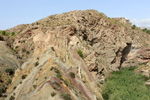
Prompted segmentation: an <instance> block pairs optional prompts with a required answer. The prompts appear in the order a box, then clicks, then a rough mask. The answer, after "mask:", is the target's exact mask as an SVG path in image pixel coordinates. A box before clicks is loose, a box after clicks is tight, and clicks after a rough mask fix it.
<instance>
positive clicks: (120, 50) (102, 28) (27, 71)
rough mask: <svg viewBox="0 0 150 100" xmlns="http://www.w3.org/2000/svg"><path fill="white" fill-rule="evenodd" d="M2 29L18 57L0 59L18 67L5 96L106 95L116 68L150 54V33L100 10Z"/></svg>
mask: <svg viewBox="0 0 150 100" xmlns="http://www.w3.org/2000/svg"><path fill="white" fill-rule="evenodd" d="M13 32H14V33H15V34H14V35H12V33H13ZM2 33H3V31H1V36H0V37H1V38H2V39H1V40H2V41H3V42H4V43H5V44H7V48H9V50H10V51H11V53H13V55H14V56H15V57H13V56H11V57H12V58H13V59H14V58H15V60H13V59H12V58H10V59H6V60H5V61H4V60H2V59H1V58H0V64H1V63H5V62H6V61H7V63H6V64H7V65H9V64H11V65H14V66H11V67H13V68H14V69H16V71H15V74H14V76H13V79H12V82H11V84H9V85H8V89H7V91H6V93H4V94H5V95H7V97H6V96H3V98H5V100H63V99H64V100H103V97H102V89H101V88H102V86H103V82H104V81H105V78H106V77H107V76H109V75H110V72H112V71H118V70H120V68H121V67H125V66H133V65H140V64H141V63H148V62H149V60H150V56H149V55H148V54H149V47H150V42H149V40H150V35H149V34H146V33H145V32H143V31H142V30H141V29H140V28H138V27H135V28H133V26H132V24H131V23H130V22H129V21H128V20H126V19H125V18H108V17H107V16H106V15H105V14H103V13H100V12H98V11H95V10H85V11H71V12H67V13H63V14H58V15H51V16H48V17H46V18H43V19H41V20H39V21H37V22H34V23H32V24H27V25H24V24H23V25H18V26H16V27H14V28H11V29H8V30H6V33H8V34H7V35H5V34H2ZM0 43H1V42H0ZM5 46H6V45H5ZM6 51H7V50H5V52H6ZM7 56H8V55H7ZM0 57H1V56H0ZM16 59H17V61H16ZM12 60H13V64H12V62H11V61H12ZM10 62H11V63H10ZM15 65H16V66H15ZM146 66H149V65H146ZM0 67H1V66H0ZM143 68H145V66H144V67H141V68H140V67H139V70H137V72H140V71H141V70H143ZM146 71H147V69H146ZM1 73H2V72H1ZM148 74H149V72H148ZM4 94H3V95H4Z"/></svg>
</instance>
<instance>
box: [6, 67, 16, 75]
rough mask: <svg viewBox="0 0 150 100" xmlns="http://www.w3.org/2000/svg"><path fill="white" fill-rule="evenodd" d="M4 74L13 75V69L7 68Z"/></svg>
mask: <svg viewBox="0 0 150 100" xmlns="http://www.w3.org/2000/svg"><path fill="white" fill-rule="evenodd" d="M5 72H6V73H9V75H14V73H15V72H14V69H12V68H7V69H6V70H5Z"/></svg>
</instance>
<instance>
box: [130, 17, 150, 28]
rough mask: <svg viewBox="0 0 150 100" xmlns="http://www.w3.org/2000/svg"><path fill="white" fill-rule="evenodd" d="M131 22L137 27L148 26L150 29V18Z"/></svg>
mask: <svg viewBox="0 0 150 100" xmlns="http://www.w3.org/2000/svg"><path fill="white" fill-rule="evenodd" d="M130 22H131V23H132V24H135V25H137V26H148V27H150V18H147V19H141V20H138V19H130Z"/></svg>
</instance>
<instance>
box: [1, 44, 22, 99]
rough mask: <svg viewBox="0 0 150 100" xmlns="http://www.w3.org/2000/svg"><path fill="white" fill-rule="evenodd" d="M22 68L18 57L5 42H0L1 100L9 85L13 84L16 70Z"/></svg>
mask: <svg viewBox="0 0 150 100" xmlns="http://www.w3.org/2000/svg"><path fill="white" fill-rule="evenodd" d="M19 67H20V63H19V61H18V60H17V57H16V56H15V54H14V53H13V51H12V50H11V49H9V47H8V46H6V43H5V42H4V41H0V100H1V99H2V98H1V97H3V96H4V94H5V91H6V89H7V87H8V84H10V83H11V79H12V76H13V74H14V70H15V69H17V68H19Z"/></svg>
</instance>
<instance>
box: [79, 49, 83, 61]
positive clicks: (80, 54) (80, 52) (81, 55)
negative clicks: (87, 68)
mask: <svg viewBox="0 0 150 100" xmlns="http://www.w3.org/2000/svg"><path fill="white" fill-rule="evenodd" d="M78 54H79V56H80V57H81V58H82V59H84V55H83V53H82V51H81V50H78Z"/></svg>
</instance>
